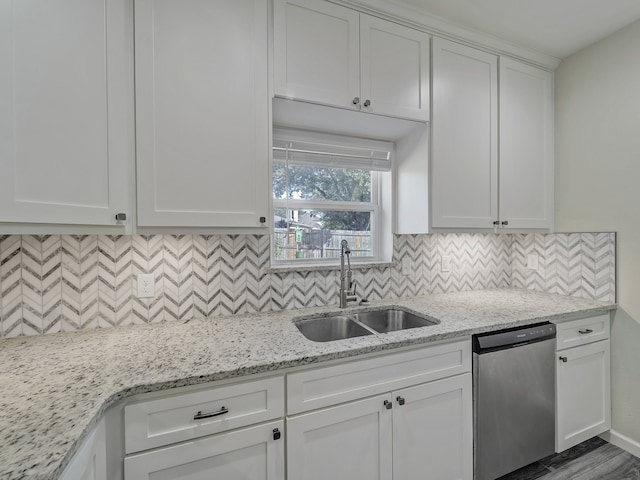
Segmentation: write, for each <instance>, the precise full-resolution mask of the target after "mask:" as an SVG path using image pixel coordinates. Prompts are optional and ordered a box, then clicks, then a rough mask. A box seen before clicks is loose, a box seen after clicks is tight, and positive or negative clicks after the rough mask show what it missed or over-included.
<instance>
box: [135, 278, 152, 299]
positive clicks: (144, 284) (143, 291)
mask: <svg viewBox="0 0 640 480" xmlns="http://www.w3.org/2000/svg"><path fill="white" fill-rule="evenodd" d="M155 294H156V279H155V277H154V276H153V273H141V274H139V275H138V298H149V297H153V296H154V295H155Z"/></svg>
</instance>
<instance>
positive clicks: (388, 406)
mask: <svg viewBox="0 0 640 480" xmlns="http://www.w3.org/2000/svg"><path fill="white" fill-rule="evenodd" d="M384 408H386V409H387V410H391V409H392V408H393V403H391V402H390V401H389V400H385V401H384Z"/></svg>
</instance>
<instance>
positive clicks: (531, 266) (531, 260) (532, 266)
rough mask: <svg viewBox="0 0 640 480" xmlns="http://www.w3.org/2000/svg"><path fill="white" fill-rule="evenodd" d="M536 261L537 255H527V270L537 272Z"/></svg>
mask: <svg viewBox="0 0 640 480" xmlns="http://www.w3.org/2000/svg"><path fill="white" fill-rule="evenodd" d="M538 260H539V258H538V254H537V253H530V254H529V255H527V270H538Z"/></svg>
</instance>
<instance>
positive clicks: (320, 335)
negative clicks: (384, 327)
mask: <svg viewBox="0 0 640 480" xmlns="http://www.w3.org/2000/svg"><path fill="white" fill-rule="evenodd" d="M295 324H296V327H298V330H300V331H301V332H302V334H303V335H304V336H305V337H307V338H308V339H309V340H312V341H314V342H331V341H333V340H342V339H345V338H351V337H361V336H363V335H371V334H372V333H373V332H372V331H370V330H368V329H367V328H365V327H364V326H362V325H360V324H359V323H356V322H355V321H353V317H352V316H343V315H333V316H330V317H318V318H303V319H301V320H297V321H296V322H295Z"/></svg>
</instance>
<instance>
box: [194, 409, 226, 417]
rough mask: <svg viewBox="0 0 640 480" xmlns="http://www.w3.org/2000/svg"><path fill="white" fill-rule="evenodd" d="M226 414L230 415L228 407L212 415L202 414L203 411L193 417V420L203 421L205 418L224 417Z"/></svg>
mask: <svg viewBox="0 0 640 480" xmlns="http://www.w3.org/2000/svg"><path fill="white" fill-rule="evenodd" d="M225 413H229V409H228V408H227V407H222V408H221V409H220V410H218V411H217V412H211V413H202V412H201V411H199V412H198V413H196V414H195V415H194V416H193V419H194V420H202V419H203V418H211V417H217V416H218V415H224V414H225Z"/></svg>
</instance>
